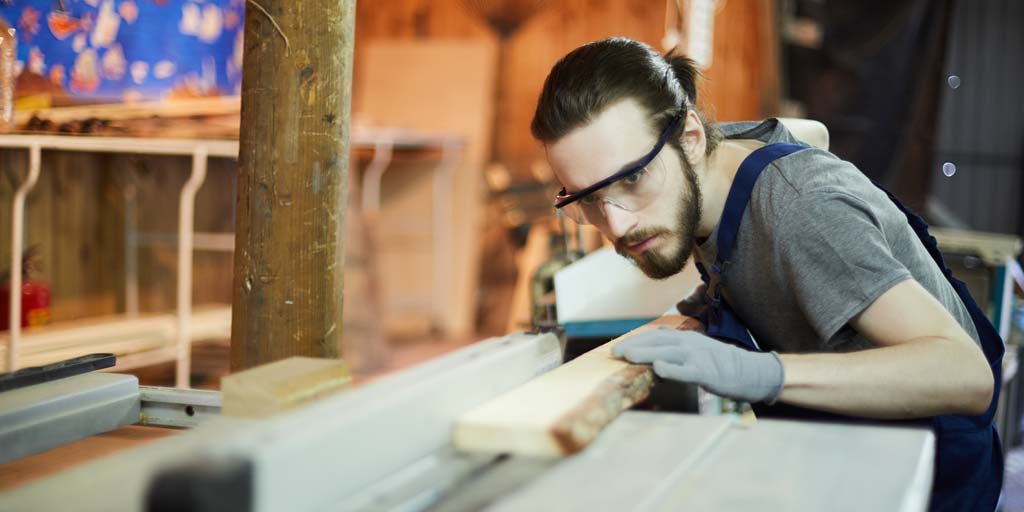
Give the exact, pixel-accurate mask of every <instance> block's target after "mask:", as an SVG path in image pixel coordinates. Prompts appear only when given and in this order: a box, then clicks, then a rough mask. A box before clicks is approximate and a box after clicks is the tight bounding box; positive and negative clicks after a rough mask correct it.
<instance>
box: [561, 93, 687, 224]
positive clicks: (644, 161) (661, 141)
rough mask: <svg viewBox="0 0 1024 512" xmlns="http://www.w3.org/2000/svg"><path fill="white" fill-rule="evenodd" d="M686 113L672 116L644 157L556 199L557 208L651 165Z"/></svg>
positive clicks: (563, 191)
mask: <svg viewBox="0 0 1024 512" xmlns="http://www.w3.org/2000/svg"><path fill="white" fill-rule="evenodd" d="M685 113H686V111H685V110H684V111H682V112H680V113H678V114H676V115H675V116H673V117H672V120H671V121H669V123H668V125H667V126H665V129H664V130H662V132H661V135H660V136H658V143H657V144H655V145H654V148H653V149H651V151H650V152H648V153H647V154H646V155H644V156H643V158H641V159H640V160H637V162H636V163H635V164H633V165H630V166H629V167H626V168H625V169H622V170H621V171H618V172H616V173H615V174H612V175H611V176H608V177H607V178H605V179H603V180H601V181H599V182H597V183H594V184H593V185H590V186H589V187H586V188H584V189H583V190H580V191H579V192H576V193H575V194H572V195H569V196H566V197H565V198H564V199H561V200H558V201H555V208H557V209H561V208H562V207H565V206H568V205H570V204H572V203H575V202H576V201H579V200H580V199H581V198H583V197H586V196H588V195H590V194H593V193H594V192H597V191H598V190H601V189H602V188H605V187H607V186H609V185H611V184H612V183H615V182H616V181H619V180H621V179H623V178H627V177H629V176H632V175H634V174H636V173H638V172H640V171H642V170H644V169H645V168H647V166H648V165H650V163H651V162H652V161H654V158H655V157H657V156H658V153H660V152H661V149H662V148H663V147H665V143H666V142H668V138H669V137H670V136H672V132H674V131H675V129H676V126H678V125H679V121H680V120H681V119H682V118H683V115H684V114H685ZM558 196H559V197H561V196H565V188H564V187H563V188H562V191H561V192H559V193H558Z"/></svg>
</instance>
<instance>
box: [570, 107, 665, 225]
mask: <svg viewBox="0 0 1024 512" xmlns="http://www.w3.org/2000/svg"><path fill="white" fill-rule="evenodd" d="M682 118H683V113H682V112H680V113H679V114H676V115H675V116H674V117H673V118H672V119H671V120H670V121H669V123H668V125H667V126H665V129H664V130H662V132H661V135H660V136H659V137H658V142H657V144H655V145H654V148H653V149H651V151H650V152H648V153H647V154H646V155H644V156H643V157H642V158H640V159H639V160H637V161H636V162H635V163H632V164H630V165H628V166H626V167H625V168H623V169H622V170H621V171H618V172H616V173H615V174H612V175H611V176H609V177H607V178H605V179H603V180H601V181H598V182H597V183H594V184H593V185H590V186H589V187H586V188H584V189H583V190H580V191H579V192H576V193H574V194H567V193H566V191H565V189H564V188H563V189H562V190H561V192H559V193H558V195H557V196H555V208H557V209H559V210H562V212H563V213H565V215H566V216H568V217H569V218H570V219H572V220H574V221H575V222H577V223H579V224H599V223H601V222H603V221H604V218H605V213H604V204H605V203H608V204H610V205H612V206H615V207H616V208H621V209H623V210H626V211H630V212H636V211H639V210H641V209H643V208H646V207H647V205H649V204H651V202H652V201H653V200H654V198H656V197H658V195H659V194H660V192H661V185H662V184H663V183H664V181H665V166H664V165H663V164H662V162H661V161H660V160H659V161H655V158H657V156H658V153H660V152H661V148H663V147H664V146H665V143H666V142H667V141H668V138H669V137H670V136H671V135H672V133H674V132H675V128H676V126H678V125H679V121H680V120H681V119H682Z"/></svg>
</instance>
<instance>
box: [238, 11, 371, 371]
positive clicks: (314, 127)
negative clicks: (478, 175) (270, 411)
mask: <svg viewBox="0 0 1024 512" xmlns="http://www.w3.org/2000/svg"><path fill="white" fill-rule="evenodd" d="M266 5H267V7H266V9H264V8H263V7H259V4H257V3H254V2H248V3H246V16H245V41H247V44H246V49H245V59H244V65H243V78H242V121H241V137H240V140H239V152H238V156H239V159H238V169H239V170H238V203H237V205H236V227H235V237H236V238H235V249H236V251H235V262H234V276H235V279H234V300H233V304H234V308H233V314H234V317H233V318H234V322H232V332H231V339H232V343H231V367H232V368H233V369H236V370H241V369H245V368H249V367H252V366H256V365H259V364H263V363H267V362H270V361H275V360H278V359H283V358H286V357H290V356H295V355H304V356H316V357H337V356H338V354H339V346H340V342H341V335H342V302H343V294H344V287H343V284H342V283H343V281H344V260H345V256H344V255H345V229H344V227H345V213H346V212H345V205H346V204H347V193H346V190H347V188H348V183H347V179H348V167H349V136H350V133H349V131H350V126H351V123H350V118H351V115H350V95H351V90H352V49H353V31H354V29H355V1H354V0H344V1H337V0H309V1H305V2H273V3H268V4H266Z"/></svg>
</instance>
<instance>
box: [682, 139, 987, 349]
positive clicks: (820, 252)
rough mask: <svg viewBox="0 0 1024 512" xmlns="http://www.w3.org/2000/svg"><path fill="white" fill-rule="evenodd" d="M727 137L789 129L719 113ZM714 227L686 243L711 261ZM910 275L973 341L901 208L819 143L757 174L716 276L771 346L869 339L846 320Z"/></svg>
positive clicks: (852, 344)
mask: <svg viewBox="0 0 1024 512" xmlns="http://www.w3.org/2000/svg"><path fill="white" fill-rule="evenodd" d="M719 128H720V129H721V130H722V132H723V133H724V134H725V136H726V138H729V139H752V140H759V141H762V142H765V143H775V142H790V143H798V142H800V141H798V140H797V139H795V138H794V137H793V135H792V134H790V133H789V131H788V130H786V128H785V127H783V126H782V124H781V123H779V122H778V120H775V119H769V120H766V121H763V122H761V123H754V122H746V123H724V124H720V125H719ZM717 237H718V230H717V229H715V231H714V232H713V233H712V234H711V236H709V237H708V239H707V240H706V241H704V243H702V244H700V245H699V246H698V247H697V248H696V249H695V251H694V252H695V256H696V257H697V258H698V259H699V260H701V261H705V262H709V263H710V262H714V261H715V256H716V255H717V247H716V246H717ZM910 278H914V279H916V280H917V281H918V282H919V283H921V285H922V286H924V288H925V289H926V290H928V291H929V292H930V293H931V294H932V295H933V296H934V297H935V298H936V299H938V300H939V302H940V303H942V305H943V306H945V307H946V309H947V310H948V311H950V312H951V313H952V314H953V317H954V318H956V320H957V321H958V322H959V323H960V325H961V326H963V328H964V330H966V331H967V333H968V334H970V335H971V337H972V338H974V340H975V342H976V343H979V344H980V342H979V341H978V334H977V330H976V329H975V328H974V323H973V322H972V321H971V318H970V315H969V314H968V312H967V309H966V308H965V307H964V305H963V302H962V301H961V300H960V298H959V297H958V296H957V294H956V292H955V291H954V290H953V287H952V286H951V285H950V284H949V282H948V281H947V280H946V279H945V277H944V276H943V274H942V272H941V271H940V270H939V268H938V266H937V265H936V264H935V262H934V261H933V260H932V258H931V256H929V255H928V251H927V250H926V249H925V248H924V245H923V244H922V243H921V241H920V240H919V239H918V238H917V236H916V235H915V234H914V231H913V229H912V228H911V227H910V225H909V224H908V223H907V219H906V216H904V215H903V213H902V212H900V211H899V209H897V208H896V206H895V205H894V204H893V203H892V201H890V200H889V198H888V197H887V196H886V195H885V193H884V192H882V191H881V190H880V189H878V188H877V187H875V186H874V185H873V184H872V183H871V181H870V180H869V179H868V178H866V177H865V176H864V175H863V174H861V172H860V171H858V170H857V168H856V167H854V166H853V164H851V163H849V162H846V161H843V160H841V159H839V158H838V157H836V156H835V155H833V154H832V153H829V152H827V151H823V150H820V149H806V150H803V151H799V152H796V153H793V154H791V155H788V156H785V157H783V158H780V159H778V160H776V161H775V162H774V164H772V165H771V166H769V167H768V168H767V169H765V171H764V172H763V173H762V174H761V176H760V178H758V180H757V183H756V185H755V186H754V191H753V194H752V196H751V198H750V203H749V204H748V206H747V209H746V210H745V211H744V213H743V221H742V224H741V226H740V230H739V234H738V235H737V240H736V246H735V247H734V248H733V252H732V261H730V262H729V263H728V265H727V266H726V268H725V271H724V277H723V281H722V283H723V294H724V296H725V298H726V300H728V301H729V303H730V304H731V305H732V307H733V309H734V310H735V311H736V313H737V314H738V315H739V317H740V318H742V319H743V321H744V322H745V323H746V325H747V327H748V328H749V329H750V330H751V332H752V334H753V335H754V336H755V338H756V339H757V342H758V344H759V345H760V346H761V348H762V349H765V350H777V351H779V352H823V351H827V352H847V351H854V350H862V349H866V348H870V347H872V346H873V345H872V344H871V343H870V342H869V341H867V340H866V339H865V338H864V337H862V336H861V335H860V334H858V333H857V332H856V331H854V330H853V328H852V327H850V326H849V325H848V322H849V321H850V320H851V319H852V318H853V317H854V316H856V315H857V314H859V313H860V312H862V311H863V310H864V309H865V308H867V306H869V305H870V304H871V303H872V302H874V300H875V299H877V298H878V297H879V296H880V295H882V294H883V293H884V292H886V291H887V290H889V289H890V288H892V287H893V286H894V285H895V284H897V283H899V282H901V281H903V280H905V279H910Z"/></svg>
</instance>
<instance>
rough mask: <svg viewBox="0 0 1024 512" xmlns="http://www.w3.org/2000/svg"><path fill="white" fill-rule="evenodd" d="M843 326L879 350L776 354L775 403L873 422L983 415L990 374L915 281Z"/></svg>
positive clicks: (964, 337)
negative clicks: (780, 376) (779, 385)
mask: <svg viewBox="0 0 1024 512" xmlns="http://www.w3.org/2000/svg"><path fill="white" fill-rule="evenodd" d="M850 325H851V326H852V327H853V328H854V329H856V330H857V331H858V332H859V333H860V334H862V335H863V336H864V337H865V338H867V339H868V340H870V341H871V342H873V343H874V344H875V345H877V346H878V347H879V348H876V349H871V350H864V351H860V352H851V353H839V354H836V353H832V354H783V355H782V362H783V367H784V368H785V376H786V377H785V383H784V387H783V391H782V394H781V395H780V397H779V400H781V401H783V402H787V403H790V404H793V405H798V406H802V407H807V408H811V409H819V410H824V411H830V412H835V413H840V414H846V415H850V416H862V417H869V418H880V419H904V418H918V417H925V416H935V415H939V414H949V413H956V414H970V415H975V414H981V413H982V412H984V411H985V410H986V409H987V408H988V405H989V401H990V400H991V398H992V392H993V388H992V371H991V369H990V368H989V366H988V362H987V361H986V360H985V356H984V354H983V353H982V352H981V349H980V348H978V346H977V345H976V344H975V343H974V341H973V340H972V339H971V338H970V336H969V335H968V334H967V333H966V332H965V331H964V330H963V328H961V327H960V324H958V323H957V322H956V320H955V319H954V318H953V316H952V315H950V314H949V312H948V311H946V309H945V308H944V307H943V306H942V305H941V304H940V303H939V302H938V301H937V300H935V298H934V297H932V295H931V294H929V293H928V291H927V290H925V289H924V288H923V287H922V286H921V285H920V284H919V283H918V282H917V281H915V280H913V279H907V280H904V281H902V282H900V283H899V284H897V285H895V286H893V287H892V288H890V289H889V290H888V291H886V292H885V293H883V294H882V295H881V296H879V297H878V299H876V300H875V301H874V302H873V303H872V304H871V305H870V306H868V307H867V308H866V309H865V310H864V311H862V312H861V313H860V314H859V315H857V316H855V317H854V318H853V319H852V320H851V321H850Z"/></svg>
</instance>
